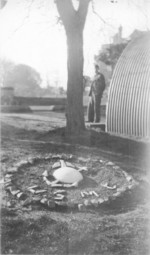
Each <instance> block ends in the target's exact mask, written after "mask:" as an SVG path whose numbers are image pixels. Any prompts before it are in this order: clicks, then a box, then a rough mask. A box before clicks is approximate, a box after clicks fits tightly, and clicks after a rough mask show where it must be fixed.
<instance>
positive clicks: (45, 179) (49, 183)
mask: <svg viewBox="0 0 150 255" xmlns="http://www.w3.org/2000/svg"><path fill="white" fill-rule="evenodd" d="M43 180H44V181H45V182H46V184H47V185H51V184H52V183H51V182H50V181H49V180H48V179H47V177H46V176H43Z"/></svg>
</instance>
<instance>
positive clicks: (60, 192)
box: [53, 189, 67, 195]
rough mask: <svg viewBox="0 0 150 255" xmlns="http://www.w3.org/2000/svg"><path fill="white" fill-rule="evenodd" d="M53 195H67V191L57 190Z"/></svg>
mask: <svg viewBox="0 0 150 255" xmlns="http://www.w3.org/2000/svg"><path fill="white" fill-rule="evenodd" d="M53 194H54V195H56V194H67V191H66V190H64V189H59V190H57V191H54V193H53Z"/></svg>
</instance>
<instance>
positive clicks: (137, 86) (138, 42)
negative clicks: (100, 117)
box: [107, 32, 150, 137]
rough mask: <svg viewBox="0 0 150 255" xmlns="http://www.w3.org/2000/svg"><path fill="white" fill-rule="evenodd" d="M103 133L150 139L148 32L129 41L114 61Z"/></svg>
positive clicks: (149, 38)
mask: <svg viewBox="0 0 150 255" xmlns="http://www.w3.org/2000/svg"><path fill="white" fill-rule="evenodd" d="M107 132H109V133H113V134H117V135H125V136H131V137H150V32H147V33H146V34H145V35H144V36H142V37H140V38H137V39H135V40H134V41H131V42H130V43H129V45H128V46H127V47H126V48H125V50H124V51H123V53H122V55H121V57H120V58H119V60H118V63H117V65H116V68H115V70H114V73H113V77H112V80H111V84H110V89H109V97H108V106H107Z"/></svg>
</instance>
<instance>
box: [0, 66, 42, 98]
mask: <svg viewBox="0 0 150 255" xmlns="http://www.w3.org/2000/svg"><path fill="white" fill-rule="evenodd" d="M1 66H2V70H3V71H2V85H3V86H4V87H13V88H14V90H15V95H16V96H27V97H31V96H32V97H36V96H37V97H38V96H40V94H41V90H42V89H41V87H40V83H41V77H40V74H39V73H38V72H37V71H36V70H35V69H34V68H32V67H30V66H27V65H23V64H19V65H15V64H14V63H12V62H9V61H2V62H1Z"/></svg>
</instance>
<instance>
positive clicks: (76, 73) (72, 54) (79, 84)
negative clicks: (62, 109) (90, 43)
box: [66, 31, 85, 133]
mask: <svg viewBox="0 0 150 255" xmlns="http://www.w3.org/2000/svg"><path fill="white" fill-rule="evenodd" d="M67 46H68V61H67V67H68V82H67V112H66V118H67V131H68V132H69V133H79V132H80V131H82V130H84V129H85V124H84V109H83V35H82V32H80V31H76V32H74V31H71V32H70V33H68V34H67Z"/></svg>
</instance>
